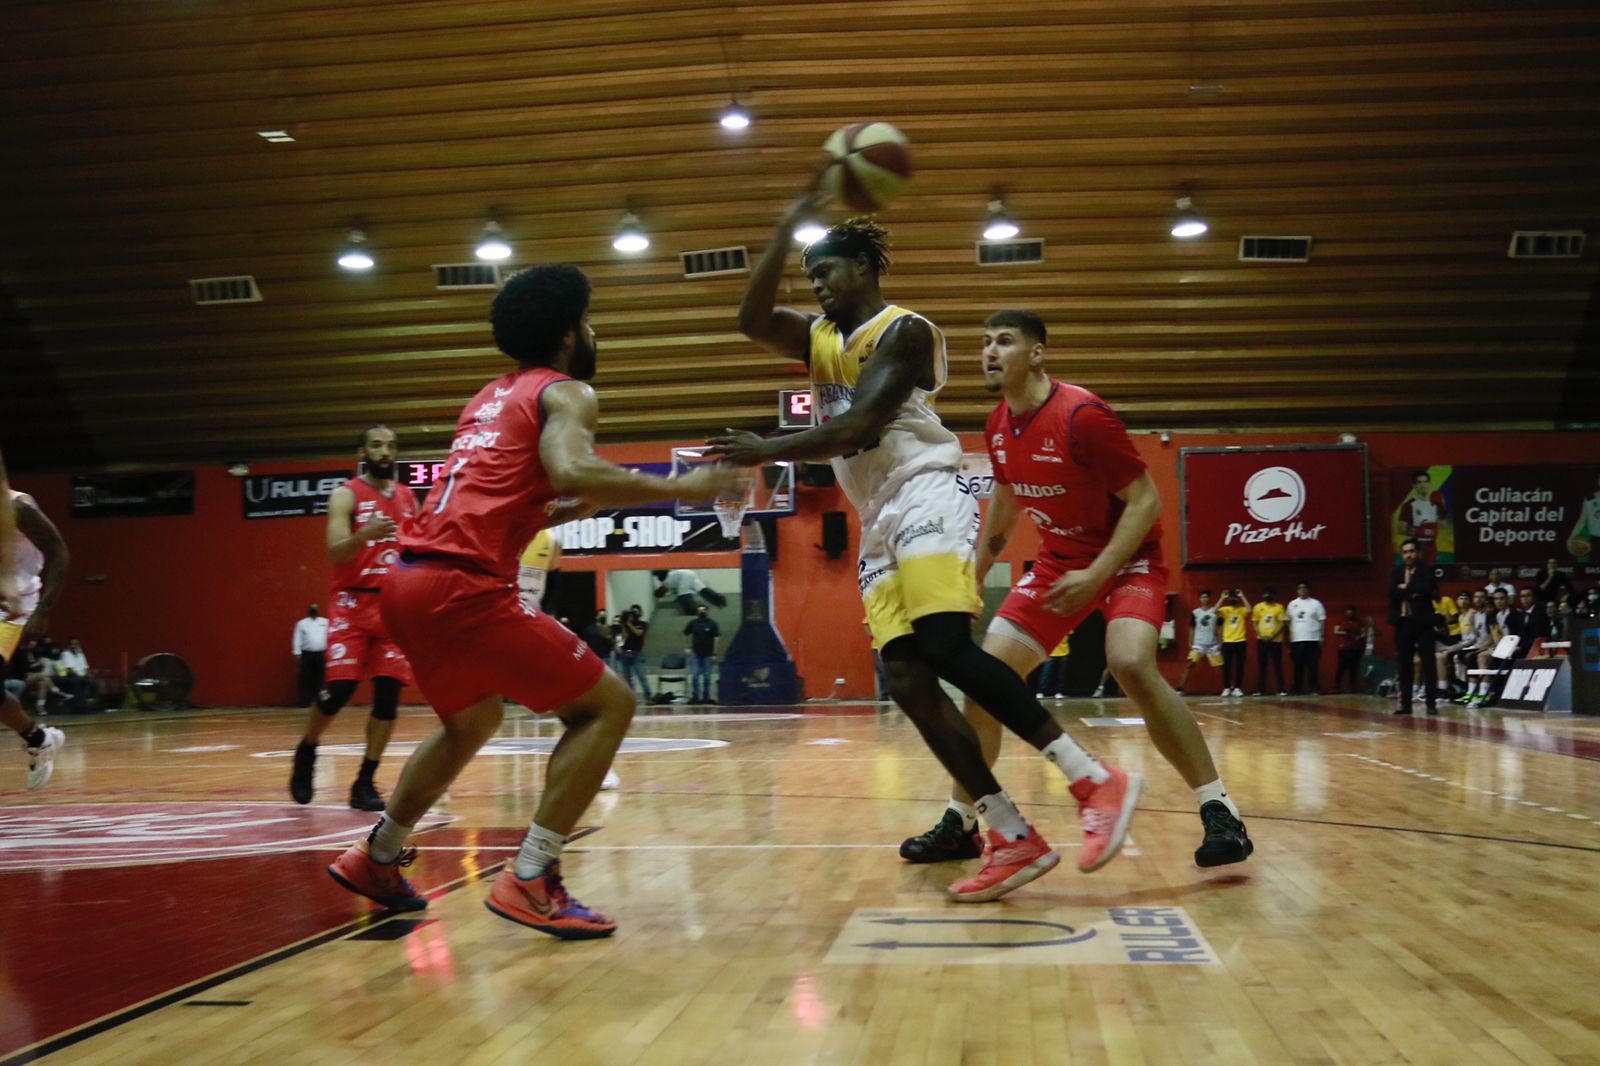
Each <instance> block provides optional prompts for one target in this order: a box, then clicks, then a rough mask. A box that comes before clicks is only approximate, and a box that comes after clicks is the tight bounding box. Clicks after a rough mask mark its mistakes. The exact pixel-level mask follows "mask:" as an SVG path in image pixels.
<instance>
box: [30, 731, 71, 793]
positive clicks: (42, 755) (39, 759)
mask: <svg viewBox="0 0 1600 1066" xmlns="http://www.w3.org/2000/svg"><path fill="white" fill-rule="evenodd" d="M66 742H67V735H66V734H65V733H63V732H62V731H61V730H59V729H57V728H56V727H55V726H53V725H47V726H45V727H44V743H42V744H40V745H39V746H38V747H37V748H29V749H28V791H29V792H32V791H34V790H35V789H41V788H43V787H44V786H45V782H47V781H49V780H50V775H51V774H53V773H55V769H56V752H58V751H60V750H61V746H62V745H63V744H65V743H66Z"/></svg>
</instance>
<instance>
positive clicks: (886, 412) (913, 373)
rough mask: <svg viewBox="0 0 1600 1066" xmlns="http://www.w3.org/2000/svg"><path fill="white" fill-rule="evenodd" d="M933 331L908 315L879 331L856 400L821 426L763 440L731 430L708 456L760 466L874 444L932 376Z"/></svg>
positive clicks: (713, 444) (716, 441)
mask: <svg viewBox="0 0 1600 1066" xmlns="http://www.w3.org/2000/svg"><path fill="white" fill-rule="evenodd" d="M933 352H934V337H933V327H932V326H929V325H928V323H927V322H926V321H924V320H923V319H920V318H916V317H913V316H910V315H907V316H905V317H903V318H900V319H897V320H896V321H895V322H894V323H893V324H892V325H890V326H889V328H888V329H887V330H885V331H884V334H883V339H882V340H881V341H880V342H879V343H878V350H877V351H876V352H874V353H873V355H872V358H870V359H868V360H867V362H866V365H865V366H863V367H862V368H861V377H860V379H859V380H858V381H857V382H856V398H855V400H854V401H853V402H852V403H851V405H850V409H849V410H848V411H846V412H845V413H844V414H842V415H839V416H838V417H837V418H830V419H829V420H828V421H826V422H824V423H822V425H820V426H814V427H813V428H811V429H807V430H803V431H802V432H799V433H791V434H789V435H788V436H783V437H773V438H771V439H767V440H763V439H762V438H761V437H759V436H757V435H756V434H754V433H746V432H742V431H736V430H730V431H728V432H727V433H724V434H723V435H721V436H718V437H712V438H711V439H710V441H709V442H708V443H709V444H710V445H711V447H710V448H708V449H707V451H706V454H708V455H721V456H723V457H725V458H726V459H727V460H728V461H729V462H731V463H733V464H734V465H736V466H760V465H761V464H763V463H771V462H777V461H779V460H784V459H807V460H818V459H832V458H833V457H834V456H836V455H848V454H849V453H851V452H858V451H860V450H861V449H863V448H867V447H870V446H871V445H873V444H876V443H877V442H878V438H879V437H881V436H882V435H883V431H884V429H886V428H887V427H888V425H889V423H890V422H892V421H894V417H895V415H896V413H898V412H899V410H900V408H901V406H902V405H903V404H904V403H905V402H906V400H908V399H910V398H911V392H912V390H913V389H915V388H916V387H917V386H918V385H919V384H922V383H923V382H926V381H927V380H928V379H929V378H930V376H931V372H932V367H933Z"/></svg>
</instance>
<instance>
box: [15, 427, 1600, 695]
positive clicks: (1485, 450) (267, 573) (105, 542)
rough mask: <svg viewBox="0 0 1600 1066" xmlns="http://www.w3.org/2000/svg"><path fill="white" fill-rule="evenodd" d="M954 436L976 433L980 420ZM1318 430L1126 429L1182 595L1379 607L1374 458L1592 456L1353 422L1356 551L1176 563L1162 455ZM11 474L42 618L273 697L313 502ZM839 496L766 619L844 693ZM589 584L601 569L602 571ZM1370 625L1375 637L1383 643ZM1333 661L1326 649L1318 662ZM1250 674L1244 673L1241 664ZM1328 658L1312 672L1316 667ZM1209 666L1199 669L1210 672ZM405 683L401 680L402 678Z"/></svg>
mask: <svg viewBox="0 0 1600 1066" xmlns="http://www.w3.org/2000/svg"><path fill="white" fill-rule="evenodd" d="M965 439H966V443H967V447H968V449H969V450H977V449H979V448H981V446H982V444H981V440H980V439H979V438H978V437H977V436H968V437H967V438H965ZM1332 439H1333V434H1331V433H1330V434H1321V435H1317V434H1286V433H1270V434H1269V433H1253V434H1177V433H1175V434H1173V435H1172V440H1171V442H1170V443H1169V444H1166V445H1163V444H1161V443H1160V442H1159V440H1158V439H1157V438H1156V437H1155V436H1153V435H1145V434H1141V435H1139V436H1137V437H1136V438H1135V443H1136V444H1137V446H1138V448H1139V451H1140V453H1141V454H1142V455H1143V456H1144V457H1145V460H1146V461H1147V462H1148V463H1149V464H1150V468H1151V472H1152V474H1153V476H1154V477H1155V479H1156V483H1157V485H1158V486H1159V487H1160V489H1161V493H1162V498H1163V500H1165V501H1166V504H1167V508H1166V510H1167V517H1166V520H1165V523H1164V527H1165V537H1164V540H1163V544H1162V546H1163V549H1164V551H1165V552H1166V557H1167V559H1168V562H1169V565H1170V566H1171V568H1172V571H1173V580H1172V584H1171V589H1172V591H1175V592H1177V593H1179V594H1180V597H1181V600H1182V603H1183V604H1184V605H1186V606H1187V605H1192V604H1193V601H1194V596H1193V593H1194V591H1195V590H1198V589H1199V588H1202V587H1213V588H1221V587H1224V586H1235V585H1238V586H1242V587H1244V588H1245V589H1246V591H1247V592H1248V593H1249V594H1250V595H1251V597H1252V598H1255V597H1256V596H1257V594H1258V593H1259V591H1260V589H1261V588H1262V586H1264V585H1266V584H1272V585H1275V586H1276V587H1277V589H1278V592H1279V597H1280V599H1283V600H1288V599H1290V598H1292V597H1293V595H1294V584H1295V582H1296V581H1298V580H1301V579H1305V580H1307V581H1309V582H1310V583H1311V585H1312V590H1313V594H1314V595H1316V596H1317V597H1318V598H1319V599H1321V600H1322V601H1323V602H1324V603H1326V604H1327V605H1328V609H1329V613H1330V615H1336V614H1339V613H1342V609H1343V605H1344V604H1346V603H1355V604H1357V605H1359V606H1360V607H1361V609H1362V613H1363V614H1364V615H1365V614H1372V615H1373V616H1374V617H1376V618H1377V619H1378V620H1379V622H1380V623H1381V622H1382V620H1383V613H1382V612H1383V606H1384V598H1383V585H1384V579H1385V577H1386V575H1387V566H1388V562H1387V559H1386V552H1385V551H1384V546H1385V545H1386V540H1385V534H1384V531H1385V529H1386V518H1387V515H1388V512H1389V510H1390V509H1391V505H1390V503H1389V501H1388V500H1387V499H1386V496H1387V489H1386V485H1387V471H1388V469H1390V468H1392V467H1411V466H1425V465H1428V464H1430V463H1440V462H1447V463H1454V464H1480V465H1495V464H1529V463H1533V464H1536V463H1551V464H1558V463H1561V464H1565V463H1574V462H1581V461H1593V460H1594V459H1595V457H1596V456H1597V455H1600V435H1597V434H1593V433H1588V434H1584V433H1555V432H1549V433H1538V432H1516V433H1479V434H1466V433H1414V434H1402V433H1390V434H1374V435H1370V436H1367V437H1365V438H1363V439H1364V440H1365V441H1366V442H1367V445H1368V447H1369V449H1370V457H1371V481H1372V507H1373V523H1374V524H1373V544H1374V546H1375V547H1374V550H1375V552H1376V554H1377V558H1375V560H1374V561H1373V562H1371V563H1348V564H1318V565H1308V566H1300V567H1293V568H1281V569H1280V568H1267V567H1234V568H1229V569H1222V570H1201V571H1190V572H1185V571H1183V570H1182V569H1181V567H1180V566H1179V565H1178V563H1179V560H1180V558H1181V556H1180V553H1179V540H1178V525H1177V518H1176V506H1177V500H1178V485H1177V469H1176V463H1177V456H1178V450H1179V449H1180V448H1181V447H1183V446H1184V445H1186V444H1187V445H1200V446H1219V445H1230V444H1243V445H1260V444H1293V443H1314V442H1328V441H1331V440H1332ZM669 447H670V445H669V444H666V443H659V442H658V443H647V444H627V445H613V446H606V447H603V448H602V449H601V451H602V453H603V454H605V455H606V456H607V457H608V458H611V459H613V460H615V461H618V462H659V461H661V460H662V458H663V457H664V456H665V455H666V454H667V451H668V449H669ZM342 461H343V460H342V459H335V460H333V461H332V462H331V463H328V462H322V463H317V462H310V463H297V464H276V465H264V466H259V467H256V468H254V469H253V472H254V473H273V472H281V471H287V470H318V469H329V468H331V467H336V466H337V465H339V463H340V462H342ZM16 482H17V487H18V488H20V489H23V490H25V491H28V492H31V493H33V495H34V496H35V497H36V498H37V499H38V501H39V503H40V506H41V507H43V508H44V510H45V512H46V513H47V514H49V515H50V516H51V517H52V518H53V519H54V520H55V521H56V523H57V525H59V526H60V528H61V530H62V533H63V535H64V536H65V537H66V540H67V543H68V545H69V546H70V547H71V549H72V553H73V565H72V573H71V575H70V577H69V579H68V583H67V588H66V590H65V591H64V593H63V594H62V598H61V601H60V603H59V604H58V605H57V609H56V612H55V617H54V619H53V622H52V626H51V631H52V634H53V635H54V636H55V637H57V638H58V639H63V640H64V639H66V638H68V637H72V636H76V637H80V638H81V639H82V640H83V642H84V646H85V648H86V650H87V651H88V653H89V655H90V659H91V661H92V662H94V663H95V664H96V665H99V666H111V667H115V666H118V665H119V664H120V662H121V660H122V658H123V657H124V656H126V657H127V658H128V661H129V662H132V661H134V660H136V659H138V658H139V657H140V656H142V655H145V654H148V653H150V652H154V651H173V652H177V653H178V654H180V655H182V656H183V657H184V658H185V659H187V660H188V662H189V664H190V665H191V667H193V668H194V671H195V674H196V677H197V685H196V689H195V692H194V696H193V699H194V701H195V702H196V703H199V704H204V705H256V704H272V705H277V704H286V703H288V702H290V701H291V700H292V699H293V696H294V677H295V663H294V661H293V659H292V658H291V657H290V651H289V647H290V636H291V632H292V629H293V626H294V622H295V621H296V620H297V619H298V618H299V617H300V616H301V615H302V614H303V613H304V611H305V607H306V605H307V604H308V603H312V602H317V603H320V604H322V605H323V606H324V608H326V606H327V595H328V590H327V574H328V568H327V563H326V557H325V555H324V553H323V525H324V522H323V520H322V519H320V518H303V519H279V520H263V521H255V522H246V521H245V520H244V519H243V518H242V517H241V516H240V514H241V505H240V486H239V482H238V480H237V479H236V478H233V477H231V476H229V475H228V474H227V473H226V472H225V471H223V470H221V469H203V470H200V471H198V472H197V484H196V493H195V513H194V515H192V516H185V517H179V518H138V519H87V520H77V519H73V518H71V517H70V516H69V514H68V512H69V510H70V508H69V495H70V490H69V479H68V478H67V477H66V476H64V475H52V476H41V477H27V476H19V477H17V478H16ZM835 509H838V510H846V511H848V510H849V505H848V503H847V502H846V501H845V499H844V497H843V494H842V493H840V492H839V491H838V490H837V489H826V490H818V489H802V490H801V493H800V510H799V513H798V514H797V515H796V516H795V517H793V518H790V519H786V520H784V522H783V529H782V533H781V534H780V536H781V539H782V543H781V546H780V552H779V562H778V563H777V564H776V565H775V566H774V576H775V581H776V586H777V608H776V609H777V615H778V628H779V630H780V632H782V634H783V636H784V639H785V640H786V641H787V642H788V645H789V649H790V651H791V653H792V654H793V655H794V657H795V660H796V662H797V663H798V664H799V668H800V672H801V673H802V674H803V675H804V676H805V677H806V680H807V690H808V693H809V695H811V696H825V695H829V694H830V692H831V689H832V685H833V679H834V678H835V677H844V678H845V679H846V685H845V688H844V694H845V695H847V696H852V697H864V696H868V695H870V693H871V691H872V686H873V670H872V659H871V654H870V651H869V647H868V643H867V640H866V637H865V635H864V634H863V633H862V631H861V627H860V621H861V618H862V611H861V605H860V600H859V598H858V595H857V591H856V582H855V571H856V567H855V558H854V550H855V547H856V544H857V541H858V537H859V529H858V528H857V525H856V522H855V518H854V515H853V514H852V516H851V519H850V541H851V544H850V551H849V552H847V553H846V555H845V556H844V557H843V558H841V559H838V560H829V559H827V558H826V557H825V556H824V555H823V554H822V552H821V551H820V550H818V549H817V548H815V547H814V545H815V544H817V543H818V541H820V540H821V513H822V512H823V511H827V510H835ZM1036 545H1037V541H1036V539H1035V537H1034V535H1033V532H1032V529H1031V528H1024V526H1023V525H1019V527H1018V534H1017V536H1016V537H1015V539H1014V541H1013V543H1012V545H1011V547H1010V548H1008V549H1007V551H1006V554H1005V556H1004V558H1005V559H1006V560H1008V561H1010V562H1012V563H1013V564H1014V566H1016V567H1017V568H1020V564H1021V562H1022V561H1023V560H1025V559H1028V558H1031V557H1032V556H1031V553H1032V552H1033V551H1034V549H1035V548H1036ZM563 565H564V566H565V567H566V568H568V569H572V570H601V571H604V570H609V569H613V568H615V569H628V570H637V569H645V568H650V567H660V566H667V565H690V566H702V567H713V566H735V565H737V558H736V556H735V555H733V554H732V553H720V554H705V555H672V556H660V555H657V556H605V557H590V558H580V557H576V556H574V557H569V558H568V559H567V560H566V561H565V562H564V564H563ZM601 594H602V595H603V594H604V585H603V583H602V584H601ZM1187 635H1188V634H1187V631H1186V627H1180V638H1182V639H1181V640H1180V646H1178V647H1174V648H1173V649H1170V650H1169V651H1168V652H1166V653H1165V655H1164V656H1163V662H1164V664H1165V665H1166V667H1167V668H1168V670H1169V672H1170V674H1171V675H1172V676H1176V672H1177V670H1178V669H1179V668H1180V666H1181V660H1182V652H1183V650H1184V648H1183V647H1182V646H1181V645H1182V643H1183V641H1186V640H1187ZM1387 638H1388V632H1387V628H1386V627H1382V626H1381V625H1380V638H1379V649H1380V653H1385V652H1386V651H1387V649H1388V647H1389V645H1388V643H1387ZM1331 661H1332V651H1331V648H1330V649H1329V652H1328V662H1329V663H1331ZM1253 669H1254V668H1253V667H1252V672H1251V674H1250V679H1251V680H1252V681H1253V680H1254V672H1253ZM1327 669H1328V668H1327V667H1325V673H1326V672H1327ZM1212 676H1213V679H1214V674H1213V675H1212ZM411 698H415V694H414V693H413V694H411Z"/></svg>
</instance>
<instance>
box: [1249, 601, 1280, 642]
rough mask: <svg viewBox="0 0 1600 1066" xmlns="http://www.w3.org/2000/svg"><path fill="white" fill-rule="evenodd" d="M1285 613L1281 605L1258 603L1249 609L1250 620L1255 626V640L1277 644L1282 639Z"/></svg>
mask: <svg viewBox="0 0 1600 1066" xmlns="http://www.w3.org/2000/svg"><path fill="white" fill-rule="evenodd" d="M1287 613H1288V612H1286V611H1285V610H1284V608H1283V604H1281V603H1258V604H1256V605H1255V606H1254V607H1252V608H1251V609H1250V618H1251V620H1252V621H1254V622H1255V624H1256V639H1257V640H1265V641H1269V642H1277V641H1281V640H1282V639H1283V620H1284V617H1285V615H1286V614H1287Z"/></svg>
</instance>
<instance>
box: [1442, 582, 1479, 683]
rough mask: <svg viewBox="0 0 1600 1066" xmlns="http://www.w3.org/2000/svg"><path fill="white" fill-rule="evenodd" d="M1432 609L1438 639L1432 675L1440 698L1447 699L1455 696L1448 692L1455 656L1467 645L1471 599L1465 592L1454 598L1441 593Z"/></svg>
mask: <svg viewBox="0 0 1600 1066" xmlns="http://www.w3.org/2000/svg"><path fill="white" fill-rule="evenodd" d="M1447 604H1448V605H1449V606H1448V607H1447V606H1446V605H1447ZM1433 609H1434V613H1435V616H1436V617H1437V618H1438V623H1437V625H1438V628H1437V630H1436V632H1437V634H1438V638H1439V641H1438V643H1437V644H1436V645H1434V650H1433V658H1434V674H1435V676H1436V678H1437V679H1438V685H1437V687H1438V689H1439V692H1440V694H1441V697H1442V698H1444V699H1450V698H1451V697H1452V696H1453V695H1455V693H1454V692H1452V691H1451V689H1452V686H1453V685H1454V683H1455V676H1456V671H1455V654H1456V652H1458V651H1460V650H1461V649H1462V648H1463V647H1465V646H1466V640H1467V636H1468V632H1467V626H1468V625H1470V624H1471V622H1472V596H1471V595H1470V594H1469V593H1465V592H1462V593H1459V594H1457V595H1456V596H1455V597H1453V598H1452V597H1450V596H1445V595H1442V594H1441V595H1440V597H1439V599H1438V601H1437V602H1435V603H1434V605H1433Z"/></svg>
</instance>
